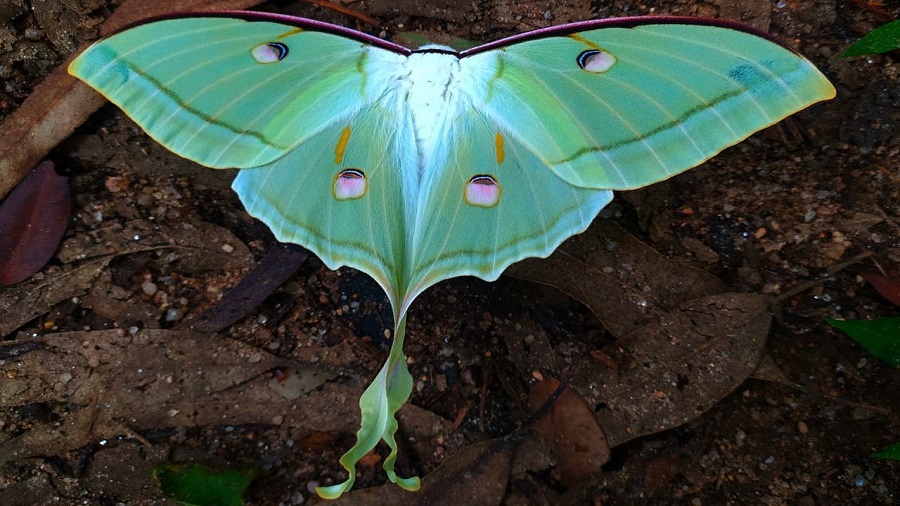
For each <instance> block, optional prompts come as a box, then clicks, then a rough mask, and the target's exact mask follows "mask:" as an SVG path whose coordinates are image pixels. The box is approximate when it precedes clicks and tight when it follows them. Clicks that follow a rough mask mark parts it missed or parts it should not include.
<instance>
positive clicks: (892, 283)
mask: <svg viewBox="0 0 900 506" xmlns="http://www.w3.org/2000/svg"><path fill="white" fill-rule="evenodd" d="M862 276H863V277H864V278H866V281H868V282H869V284H870V285H872V286H873V287H875V289H876V290H878V293H880V294H881V296H882V297H884V298H885V299H887V300H888V301H889V302H890V303H891V304H893V305H895V306H900V277H897V276H894V277H891V278H889V277H887V276H885V275H884V274H880V273H878V272H864V273H863V275H862Z"/></svg>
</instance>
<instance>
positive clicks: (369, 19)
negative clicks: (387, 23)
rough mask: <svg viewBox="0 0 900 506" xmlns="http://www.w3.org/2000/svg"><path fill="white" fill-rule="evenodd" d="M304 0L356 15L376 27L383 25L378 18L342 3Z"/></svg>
mask: <svg viewBox="0 0 900 506" xmlns="http://www.w3.org/2000/svg"><path fill="white" fill-rule="evenodd" d="M303 1H304V2H306V3H310V4H313V5H318V6H319V7H324V8H326V9H331V10H333V11H335V12H340V13H341V14H346V15H347V16H350V17H354V18H356V19H358V20H360V21H362V22H363V23H367V24H370V25H372V26H375V27H380V26H381V23H380V22H379V21H378V20H377V19H375V18H373V17H371V16H367V15H366V14H363V13H362V12H359V11H357V10H353V9H350V8H348V7H344V6H343V5H341V4H336V3H334V2H329V1H328V0H303Z"/></svg>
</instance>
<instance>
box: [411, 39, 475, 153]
mask: <svg viewBox="0 0 900 506" xmlns="http://www.w3.org/2000/svg"><path fill="white" fill-rule="evenodd" d="M407 65H408V67H407V70H408V72H409V73H408V74H407V78H406V79H407V80H408V82H407V85H408V88H407V91H408V95H407V96H408V104H409V108H410V112H411V114H412V120H413V127H414V128H415V131H416V146H417V148H418V152H419V157H420V158H419V160H420V162H421V163H423V164H426V158H427V157H428V155H429V154H430V153H431V152H432V151H433V149H434V143H435V142H436V141H437V139H439V138H440V136H441V134H442V132H443V130H444V128H447V127H448V126H449V125H450V123H451V122H452V121H453V119H454V117H455V115H456V114H458V111H459V110H460V105H462V104H460V103H459V101H460V99H462V94H461V93H460V90H459V86H460V75H459V71H460V66H459V58H458V57H457V56H456V55H453V54H447V53H436V52H435V53H431V52H424V53H413V54H412V55H410V56H409V59H408V60H407Z"/></svg>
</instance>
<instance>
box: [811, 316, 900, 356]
mask: <svg viewBox="0 0 900 506" xmlns="http://www.w3.org/2000/svg"><path fill="white" fill-rule="evenodd" d="M828 323H830V324H831V325H833V326H834V327H837V328H838V329H840V330H842V331H843V332H844V333H845V334H847V335H848V336H850V337H852V338H853V340H854V341H856V342H857V343H859V344H861V345H862V346H863V347H864V348H865V349H867V350H869V353H871V354H872V355H875V356H876V357H878V358H880V359H881V360H884V361H885V362H887V363H888V364H891V365H892V366H894V367H900V317H893V318H880V319H878V320H834V319H831V318H828Z"/></svg>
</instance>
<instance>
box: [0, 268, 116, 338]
mask: <svg viewBox="0 0 900 506" xmlns="http://www.w3.org/2000/svg"><path fill="white" fill-rule="evenodd" d="M111 259H112V257H106V258H99V259H95V260H91V261H88V262H82V263H79V264H78V265H77V266H74V267H73V266H64V267H63V268H62V269H60V270H58V271H55V272H53V273H48V274H46V275H44V276H42V277H41V278H40V279H36V278H35V277H32V278H31V279H29V280H28V281H25V282H24V283H19V284H17V285H15V286H11V287H7V288H5V289H0V314H2V315H3V317H2V318H0V338H5V337H6V336H8V335H9V334H10V333H12V332H15V330H16V329H17V328H19V327H21V326H22V325H25V324H26V323H28V322H30V321H31V320H33V319H34V318H35V317H37V316H40V315H42V314H45V313H47V312H48V311H50V310H51V309H52V308H53V306H55V305H56V304H58V303H60V302H62V301H64V300H68V299H71V298H72V297H79V296H81V295H84V294H85V293H86V292H87V291H88V289H89V288H90V287H91V286H92V285H93V284H94V281H96V279H97V277H98V276H100V274H101V273H102V272H103V271H104V270H105V269H106V268H107V266H108V265H109V261H110V260H111Z"/></svg>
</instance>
